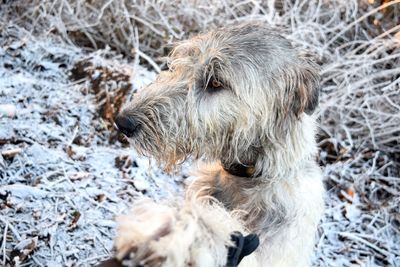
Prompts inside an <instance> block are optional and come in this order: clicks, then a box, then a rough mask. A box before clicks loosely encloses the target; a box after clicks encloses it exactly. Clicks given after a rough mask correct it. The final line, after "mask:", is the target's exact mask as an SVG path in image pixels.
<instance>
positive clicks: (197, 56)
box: [116, 24, 324, 267]
mask: <svg viewBox="0 0 400 267" xmlns="http://www.w3.org/2000/svg"><path fill="white" fill-rule="evenodd" d="M317 87H318V74H317V68H316V66H315V65H314V64H313V63H312V62H311V60H310V59H309V58H308V57H307V56H305V55H301V54H299V53H298V51H296V50H295V49H293V48H292V47H291V45H290V43H289V42H288V41H287V40H285V39H284V38H283V37H281V36H280V35H279V34H277V33H276V32H275V31H274V30H271V29H269V28H266V27H263V26H260V25H258V24H246V25H241V26H237V27H230V28H223V29H220V30H216V31H213V32H210V33H208V34H204V35H200V36H198V37H195V38H193V39H191V40H189V41H186V42H183V43H181V44H179V45H178V46H177V47H176V48H175V49H174V51H173V53H172V54H171V64H170V70H169V71H165V72H162V73H161V74H160V75H159V76H158V78H157V80H156V81H155V82H154V83H152V84H151V85H149V86H148V88H146V89H144V90H143V91H142V92H140V93H139V94H138V95H137V96H135V97H134V99H133V101H132V103H130V104H129V106H128V107H127V108H126V109H125V110H124V111H123V112H122V113H121V114H120V116H119V117H117V119H116V123H117V125H118V128H119V129H120V130H121V131H122V132H124V133H125V134H126V135H127V136H129V137H132V141H133V144H134V146H135V147H136V148H137V149H138V150H139V151H140V152H142V153H143V154H144V155H147V156H151V157H153V158H155V159H156V160H157V161H159V162H161V163H163V164H165V166H166V168H167V169H172V168H174V167H175V166H176V165H177V164H178V163H180V162H182V161H184V160H185V159H186V158H187V157H188V156H192V157H193V158H195V159H202V161H205V162H207V163H204V164H203V166H201V167H200V168H199V170H198V171H197V173H196V175H195V176H196V178H195V179H194V181H193V183H192V184H191V185H190V186H189V188H188V190H187V194H186V199H185V201H184V203H176V202H171V203H166V204H155V203H149V202H144V203H138V204H136V205H135V207H134V209H133V210H132V212H131V213H130V214H128V215H126V216H122V217H121V218H120V219H119V231H118V236H117V239H116V250H117V258H119V259H122V258H125V259H126V260H125V262H126V263H128V264H130V265H128V266H170V267H187V266H191V267H195V266H196V267H214V266H215V267H218V266H226V265H227V254H228V248H229V247H230V246H232V242H231V241H230V237H231V234H232V232H235V231H239V232H242V233H246V232H252V233H256V234H257V235H258V237H259V239H260V246H259V248H257V250H256V251H255V252H254V253H253V254H251V255H250V256H248V257H246V258H244V259H243V261H242V262H241V264H240V265H239V266H251V267H255V266H260V267H286V266H287V267H300V266H309V264H310V256H311V253H312V251H313V246H314V238H315V234H316V227H317V223H318V221H319V219H320V216H321V214H322V210H323V200H322V199H323V192H324V190H323V186H322V181H321V172H320V170H319V167H318V166H317V164H316V162H315V159H314V156H315V153H316V143H315V140H314V138H315V118H314V117H313V115H312V113H313V111H314V109H315V107H316V106H317V102H318V88H317Z"/></svg>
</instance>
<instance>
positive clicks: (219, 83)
mask: <svg viewBox="0 0 400 267" xmlns="http://www.w3.org/2000/svg"><path fill="white" fill-rule="evenodd" d="M211 85H212V86H213V87H214V88H219V87H222V83H221V82H220V81H218V80H215V79H213V80H212V82H211Z"/></svg>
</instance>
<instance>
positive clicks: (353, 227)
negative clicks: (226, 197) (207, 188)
mask: <svg viewBox="0 0 400 267" xmlns="http://www.w3.org/2000/svg"><path fill="white" fill-rule="evenodd" d="M5 2H7V1H5ZM90 2H91V1H75V0H70V1H61V0H60V1H54V3H53V2H52V3H51V4H50V1H42V2H40V5H39V4H38V3H37V1H32V6H29V5H28V4H26V9H23V8H22V7H21V6H18V1H15V2H14V3H16V4H15V5H16V6H17V7H18V8H17V9H15V10H17V11H18V12H19V13H18V12H17V11H15V10H13V11H10V12H9V13H6V12H5V11H4V10H1V7H0V14H2V15H4V16H0V105H2V104H12V105H14V106H15V107H16V108H17V116H16V117H14V118H9V117H1V118H0V155H1V156H0V266H4V265H6V266H9V265H11V266H15V265H20V266H91V265H92V264H94V263H96V262H98V261H99V260H101V259H104V258H105V257H107V255H109V253H110V251H111V250H112V238H113V236H114V227H115V224H114V217H115V216H116V215H118V214H121V213H123V212H125V211H126V210H127V209H128V208H129V204H130V203H132V202H134V201H135V200H137V199H138V198H141V197H143V196H144V197H151V198H155V199H162V198H165V197H169V196H175V195H177V194H178V193H179V192H181V190H182V187H183V184H184V183H185V177H186V176H187V175H186V174H185V173H182V174H178V175H175V176H172V177H171V176H167V175H165V174H164V173H163V172H162V171H160V170H159V169H158V168H157V166H154V165H152V164H150V163H149V162H148V161H147V160H146V159H143V158H140V157H138V156H137V155H136V154H135V152H134V151H132V150H130V149H128V148H127V145H126V143H124V140H121V139H119V138H118V136H117V135H116V133H115V132H114V131H113V130H112V125H110V122H109V120H108V119H109V118H110V116H112V114H113V112H115V111H116V110H118V108H119V107H120V104H121V103H123V102H124V101H126V100H127V99H129V97H130V95H131V93H132V90H130V86H132V87H133V88H139V87H141V86H142V85H143V84H145V83H147V82H149V81H151V80H152V79H153V78H154V73H153V72H149V71H147V70H146V69H145V68H143V67H141V66H140V65H138V64H136V63H138V62H139V61H138V58H137V57H135V58H133V59H131V61H128V59H126V57H124V56H119V55H117V54H116V52H112V51H119V52H126V53H129V51H131V49H133V48H135V49H138V46H137V45H138V43H139V42H140V44H141V46H140V48H141V49H143V51H145V52H146V53H148V54H149V55H154V57H153V59H152V58H151V57H146V55H145V54H144V53H143V52H140V53H137V54H140V58H141V61H140V62H141V63H147V65H146V66H149V65H150V66H151V65H152V66H153V68H154V66H155V65H156V64H160V62H161V60H160V58H159V57H157V55H158V56H159V55H160V53H161V52H160V50H162V48H160V47H159V43H160V42H168V41H169V39H168V40H167V38H166V37H165V36H164V35H163V33H164V31H166V32H168V33H169V34H170V35H169V36H170V37H171V36H173V38H175V39H179V38H184V37H185V36H186V35H187V32H185V29H186V28H185V27H189V28H190V31H193V32H196V31H198V30H201V29H202V27H208V26H209V25H211V26H217V25H221V24H226V23H228V22H230V23H232V21H236V20H247V19H257V20H262V21H265V22H266V23H270V24H274V23H275V24H277V25H278V26H285V27H288V28H289V30H288V32H285V34H286V35H287V37H288V38H290V39H291V40H293V42H294V43H296V44H297V45H299V46H300V47H304V48H307V49H309V50H311V51H312V52H314V53H315V54H316V55H317V59H318V60H319V63H321V65H322V70H321V74H322V81H321V104H320V109H319V111H318V112H319V115H320V118H321V119H320V123H321V131H320V135H319V137H318V140H319V147H320V154H319V157H318V160H319V162H320V164H321V166H322V168H323V169H324V174H325V175H324V182H325V185H326V188H327V196H326V212H325V214H324V217H323V219H322V222H321V225H320V228H319V239H318V240H319V242H318V244H317V246H316V255H315V257H314V261H313V266H321V267H322V266H327V267H328V266H329V267H336V266H339V267H341V266H344V267H355V266H363V267H375V266H394V267H399V266H400V171H399V170H400V156H399V155H400V142H399V138H400V89H399V88H400V33H399V30H400V28H399V26H398V25H399V24H400V21H398V20H397V21H398V23H397V24H396V20H395V19H396V18H397V17H394V18H395V19H393V17H390V16H389V15H390V14H393V12H394V14H395V15H396V14H398V13H396V12H399V10H400V8H398V9H394V10H388V9H382V10H383V11H385V10H386V11H385V12H386V13H385V12H383V11H382V12H380V10H381V9H379V8H378V9H373V7H371V8H365V6H364V7H363V5H362V1H355V0H349V1H342V0H331V1H323V0H321V1H316V4H315V5H311V4H308V3H311V2H312V1H311V0H310V1H305V2H304V1H283V2H279V3H284V4H282V5H283V6H282V7H281V8H277V10H273V9H269V8H271V6H267V5H260V4H259V2H258V1H241V0H235V1H234V0H232V1H227V2H226V1H214V2H213V3H214V5H208V6H207V7H208V8H207V7H205V6H202V7H200V8H197V7H196V8H195V9H194V8H193V6H190V4H186V5H187V7H185V8H183V7H182V6H177V4H175V2H174V4H171V5H163V4H162V1H160V4H159V5H160V6H157V5H156V4H154V3H153V2H150V1H139V2H140V4H138V5H137V6H133V9H132V10H128V9H129V8H131V7H130V6H124V5H123V3H124V1H100V0H99V1H96V2H95V3H98V5H99V6H98V7H97V8H93V6H90V4H88V3H90ZM178 2H179V1H177V2H176V3H178ZM228 2H229V3H231V4H232V5H231V6H230V9H228V8H226V9H224V6H223V7H221V6H218V5H219V4H218V3H228ZM370 2H371V1H370ZM372 2H374V1H372ZM395 2H396V1H393V3H395ZM399 2H400V1H397V3H399ZM140 5H142V6H140ZM182 5H183V4H182ZM221 5H222V4H221ZM77 6H78V7H79V8H77ZM144 6H145V7H146V8H145V9H141V8H144ZM241 7H243V8H242V9H241ZM29 8H32V9H29ZM157 8H160V10H161V11H160V10H158V9H157ZM214 8H215V9H214ZM175 9H176V10H177V11H176V12H178V13H179V16H177V15H176V14H177V13H176V12H175ZM10 10H11V9H10ZM71 10H78V11H79V12H81V13H79V12H78V13H79V14H77V15H76V16H75V13H74V14H70V13H68V12H71ZM121 10H122V11H123V12H124V13H123V14H124V16H119V17H118V16H116V14H120V13H118V12H120V11H121ZM138 10H139V11H140V12H138ZM144 10H145V11H146V12H148V13H146V14H145V13H143V12H144ZM222 10H223V11H222ZM396 10H397V11H396ZM158 11H160V12H161V13H160V12H158ZM217 11H218V12H219V13H216V12H217ZM85 12H87V13H85ZM96 12H97V13H96ZM129 12H131V13H130V14H133V15H132V18H133V19H135V20H136V19H137V20H139V21H141V23H143V24H141V26H140V25H139V26H138V28H135V29H133V28H132V27H128V26H130V24H129V23H127V22H126V21H125V20H124V19H123V18H126V17H125V15H127V14H128V13H129ZM135 12H137V13H135ZM185 12H186V13H185ZM17 13H18V14H23V15H20V17H18V16H16V14H17ZM250 13H251V16H250V15H248V14H250ZM32 14H33V15H34V16H33V15H32ZM160 14H161V15H162V16H161V15H160ZM188 14H189V15H188ZM215 14H218V16H217V15H215ZM257 14H258V15H257ZM260 14H261V15H260ZM385 14H386V15H385ZM388 14H389V15H388ZM6 15H8V17H7V16H6ZM89 15H90V16H89ZM185 15H187V17H185ZM384 15H385V16H386V18H389V19H386V20H385V17H382V16H384ZM158 16H161V18H159V17H158ZM16 18H18V19H16ZM115 18H120V19H121V18H122V19H121V21H118V23H116V22H115V21H114V22H112V21H113V20H114V19H115ZM176 18H180V19H181V20H179V19H176ZM188 18H190V20H189V19H188ZM160 21H161V22H160ZM376 21H377V22H376ZM385 21H386V22H387V23H386V22H385ZM167 22H168V23H167ZM152 23H153V24H152ZM127 24H128V26H127ZM20 25H24V26H25V28H27V29H29V30H24V27H21V26H20ZM82 25H84V26H82ZM143 25H145V26H143ZM171 25H172V26H171ZM187 25H189V26H187ZM372 25H374V26H372ZM111 26H112V27H111ZM378 26H379V27H378ZM110 27H111V28H110ZM191 27H193V29H192V28H191ZM196 27H198V28H196ZM38 29H41V30H42V31H43V32H44V33H43V32H41V33H40V34H39V33H38V31H39V30H38ZM52 33H56V34H52ZM68 34H69V35H68ZM152 34H153V35H152ZM39 36H41V37H39ZM110 36H111V37H112V38H111V37H110ZM127 36H128V37H129V38H128V37H127ZM68 38H71V39H68ZM74 38H75V39H74ZM85 38H86V39H85ZM135 38H136V39H135ZM171 38H172V37H171ZM71 40H75V41H76V43H78V44H81V45H82V46H75V45H72V43H73V41H71ZM82 40H84V42H83V41H82ZM124 40H130V41H129V42H127V43H125V42H124ZM135 40H136V43H135ZM88 43H89V44H90V43H91V44H92V46H93V47H92V50H91V51H94V52H88V50H85V49H84V48H82V47H83V45H86V46H87V44H88ZM104 43H106V44H110V46H111V47H112V48H111V49H103V50H97V49H96V48H98V47H97V45H98V46H101V45H100V44H104ZM155 44H156V45H158V46H157V49H158V50H157V49H156V48H155V47H156V46H155ZM101 47H102V46H101ZM124 49H126V50H124ZM153 60H154V61H153ZM88 62H89V63H88ZM148 63H150V64H148ZM118 139H119V141H118Z"/></svg>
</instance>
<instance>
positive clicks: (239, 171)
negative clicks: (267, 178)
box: [222, 163, 256, 178]
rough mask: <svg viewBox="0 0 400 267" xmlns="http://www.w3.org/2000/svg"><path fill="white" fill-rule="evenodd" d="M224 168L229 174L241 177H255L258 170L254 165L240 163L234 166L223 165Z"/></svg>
mask: <svg viewBox="0 0 400 267" xmlns="http://www.w3.org/2000/svg"><path fill="white" fill-rule="evenodd" d="M222 168H224V170H225V171H226V172H228V173H229V174H232V175H234V176H239V177H248V178H250V177H254V174H255V172H256V168H255V166H254V165H244V164H240V163H233V164H229V165H226V164H222Z"/></svg>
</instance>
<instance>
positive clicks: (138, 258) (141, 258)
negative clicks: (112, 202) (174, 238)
mask: <svg viewBox="0 0 400 267" xmlns="http://www.w3.org/2000/svg"><path fill="white" fill-rule="evenodd" d="M175 223H176V212H175V211H174V210H173V209H172V208H170V207H167V206H163V205H157V204H155V203H142V204H141V205H139V206H137V207H136V208H134V209H133V210H132V212H131V213H130V214H128V215H124V216H121V217H119V218H118V235H117V238H116V242H115V248H116V258H117V259H118V260H119V261H120V262H121V263H122V265H123V266H130V267H131V266H132V267H139V266H140V267H142V266H143V267H160V266H167V265H165V264H164V263H165V262H166V258H167V256H168V255H167V253H166V252H167V249H168V247H165V248H162V245H160V244H159V243H160V242H161V243H163V242H162V241H163V240H162V239H163V238H164V239H165V237H166V236H168V235H170V234H171V231H172V229H173V226H174V225H175Z"/></svg>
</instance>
